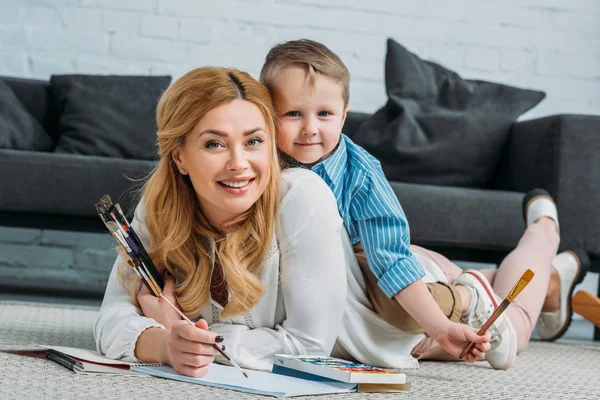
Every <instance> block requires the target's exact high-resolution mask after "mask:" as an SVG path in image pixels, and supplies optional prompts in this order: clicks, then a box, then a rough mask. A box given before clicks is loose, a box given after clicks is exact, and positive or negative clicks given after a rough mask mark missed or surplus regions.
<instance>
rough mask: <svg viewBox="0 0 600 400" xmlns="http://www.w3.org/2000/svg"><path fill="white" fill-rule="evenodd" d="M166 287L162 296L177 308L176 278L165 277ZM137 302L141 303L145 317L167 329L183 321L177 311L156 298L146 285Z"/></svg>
mask: <svg viewBox="0 0 600 400" xmlns="http://www.w3.org/2000/svg"><path fill="white" fill-rule="evenodd" d="M164 282H165V286H164V288H163V291H162V295H163V296H164V297H166V298H167V300H169V301H170V302H171V303H173V304H174V305H175V306H177V301H176V300H175V294H174V291H175V278H174V277H173V276H171V275H167V276H166V277H165V280H164ZM137 300H138V302H139V303H140V307H141V308H142V312H143V313H144V316H146V317H148V318H152V319H153V320H155V321H156V322H158V323H159V324H162V325H164V326H165V328H167V329H171V327H172V326H173V324H174V323H176V322H177V321H180V320H181V317H180V316H179V314H178V313H177V311H175V310H173V307H171V306H170V305H169V304H167V302H166V301H164V300H163V299H162V298H160V297H155V296H154V295H153V294H152V293H150V291H149V290H148V288H147V287H146V285H142V288H141V289H140V292H139V293H138V296H137Z"/></svg>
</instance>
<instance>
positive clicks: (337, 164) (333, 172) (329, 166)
mask: <svg viewBox="0 0 600 400" xmlns="http://www.w3.org/2000/svg"><path fill="white" fill-rule="evenodd" d="M347 160H348V153H347V152H346V136H345V135H344V134H342V135H340V142H339V144H338V146H337V149H335V151H334V152H333V154H332V155H330V156H329V157H327V159H325V160H323V161H321V162H320V163H318V164H317V165H315V166H314V167H313V168H312V170H313V171H315V172H316V173H318V174H319V175H321V173H320V171H321V170H323V171H325V175H326V176H327V177H328V178H329V180H330V181H331V184H333V185H336V186H337V185H338V184H339V183H340V180H341V179H342V175H343V173H344V169H345V166H346V161H347Z"/></svg>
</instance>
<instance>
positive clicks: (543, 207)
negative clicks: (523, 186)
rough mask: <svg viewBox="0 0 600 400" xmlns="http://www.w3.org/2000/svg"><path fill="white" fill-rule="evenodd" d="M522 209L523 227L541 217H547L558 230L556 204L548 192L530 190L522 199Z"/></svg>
mask: <svg viewBox="0 0 600 400" xmlns="http://www.w3.org/2000/svg"><path fill="white" fill-rule="evenodd" d="M522 208H523V219H524V220H525V226H527V227H528V226H530V225H531V224H533V223H534V222H535V221H537V220H538V219H540V218H542V217H548V218H552V219H553V220H554V222H555V223H556V230H560V227H559V224H558V211H557V210H556V203H554V199H553V198H552V195H550V193H549V192H548V191H546V190H544V189H533V190H530V191H529V192H527V193H526V194H525V196H524V197H523V203H522Z"/></svg>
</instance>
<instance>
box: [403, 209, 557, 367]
mask: <svg viewBox="0 0 600 400" xmlns="http://www.w3.org/2000/svg"><path fill="white" fill-rule="evenodd" d="M559 242H560V237H559V234H558V232H557V230H556V225H555V223H554V221H552V220H551V219H548V218H542V219H540V220H539V221H538V222H536V223H534V224H532V225H531V226H530V227H529V228H527V230H526V231H525V233H524V234H523V236H522V237H521V240H519V243H518V244H517V247H516V248H515V249H514V250H513V251H512V252H511V253H510V254H509V255H508V256H507V257H506V258H505V259H504V260H503V261H502V263H501V264H500V266H499V268H498V269H495V268H494V269H486V270H482V271H480V272H481V273H483V274H484V275H485V277H486V278H487V279H488V280H489V282H490V284H492V287H493V289H494V291H495V292H496V294H497V295H498V297H500V299H501V300H503V299H504V298H505V297H506V295H508V292H509V291H510V290H511V289H512V288H513V286H514V285H515V283H517V281H518V280H519V278H520V277H521V275H523V272H525V271H526V270H527V269H528V268H529V269H531V270H532V271H533V272H534V274H535V276H534V278H533V279H532V280H531V282H530V283H529V285H528V286H527V287H526V288H525V289H524V290H523V292H521V294H520V295H519V297H517V298H516V299H515V300H514V301H513V303H512V305H511V306H510V307H508V308H507V310H506V311H505V313H506V314H507V316H508V318H509V319H510V321H511V323H512V325H513V328H514V329H515V331H516V332H517V351H521V350H523V349H524V348H525V347H526V346H527V344H528V343H529V338H530V336H531V332H532V331H533V328H534V326H535V323H536V321H537V318H538V316H539V314H540V311H541V309H542V305H543V304H544V300H545V298H546V292H547V290H548V282H549V280H550V273H551V270H552V258H553V257H554V256H555V255H556V251H557V249H558V244H559ZM419 250H421V249H419ZM422 251H425V252H427V254H428V256H430V257H431V258H433V259H434V260H436V262H437V263H438V265H439V266H440V268H441V269H442V270H444V272H445V273H446V276H447V277H448V282H449V283H452V282H453V281H454V279H456V277H458V275H460V273H461V272H462V270H461V269H460V267H458V266H457V265H456V264H454V263H452V262H451V261H450V260H448V259H447V258H446V257H444V256H442V255H441V254H438V253H434V252H431V251H429V250H426V249H422ZM412 355H413V357H415V358H417V359H435V360H456V359H457V358H456V357H453V356H451V355H450V354H448V353H446V352H444V351H443V349H441V348H440V347H439V346H438V345H437V343H436V342H435V341H433V340H432V339H430V338H425V339H423V340H422V341H421V342H420V343H419V344H418V345H417V346H415V348H414V349H413V351H412Z"/></svg>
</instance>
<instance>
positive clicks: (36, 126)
mask: <svg viewBox="0 0 600 400" xmlns="http://www.w3.org/2000/svg"><path fill="white" fill-rule="evenodd" d="M53 146H54V142H53V141H52V138H51V137H50V135H48V134H47V133H46V131H45V130H44V128H43V127H42V125H41V124H40V123H39V122H38V120H36V119H35V118H34V117H33V116H32V115H31V114H30V113H29V112H28V111H27V109H25V106H23V104H22V103H21V102H20V101H19V99H17V96H16V95H15V93H14V92H13V91H12V89H11V88H10V87H9V86H8V85H7V84H6V83H4V81H2V80H0V148H1V149H16V150H32V151H49V150H51V149H52V147H53Z"/></svg>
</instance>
